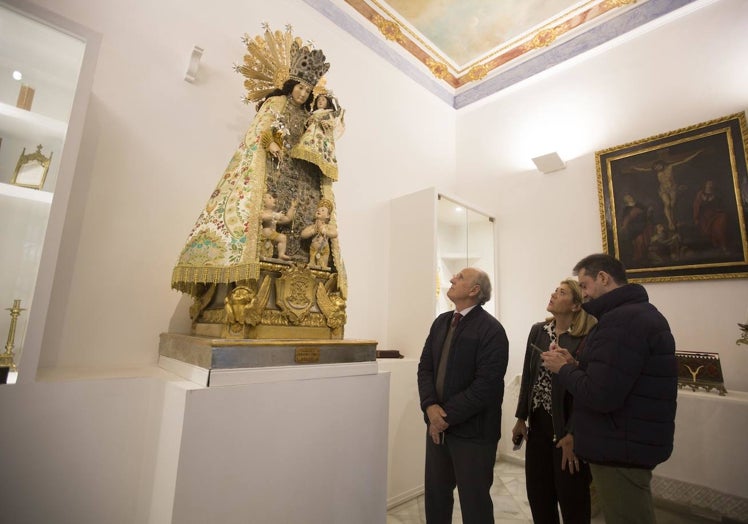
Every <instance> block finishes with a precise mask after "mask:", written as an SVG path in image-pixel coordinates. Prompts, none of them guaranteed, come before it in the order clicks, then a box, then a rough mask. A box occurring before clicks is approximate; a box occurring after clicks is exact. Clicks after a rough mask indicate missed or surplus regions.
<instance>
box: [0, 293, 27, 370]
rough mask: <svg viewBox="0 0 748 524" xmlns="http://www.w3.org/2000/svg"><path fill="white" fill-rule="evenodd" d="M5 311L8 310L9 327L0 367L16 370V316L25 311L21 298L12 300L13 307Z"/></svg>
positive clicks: (0, 356) (0, 358)
mask: <svg viewBox="0 0 748 524" xmlns="http://www.w3.org/2000/svg"><path fill="white" fill-rule="evenodd" d="M5 310H6V311H10V328H9V329H8V341H7V342H6V343H5V353H3V354H2V355H0V367H3V368H10V370H11V371H17V368H16V364H15V360H14V355H13V347H14V345H15V339H16V324H17V323H18V316H19V315H20V314H21V311H26V310H25V309H23V308H22V307H21V299H20V298H17V299H15V300H14V301H13V307H9V308H5Z"/></svg>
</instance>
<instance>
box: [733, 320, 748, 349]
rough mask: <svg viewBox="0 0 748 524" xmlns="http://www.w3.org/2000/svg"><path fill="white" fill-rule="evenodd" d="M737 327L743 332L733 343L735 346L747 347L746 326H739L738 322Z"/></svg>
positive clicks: (747, 329)
mask: <svg viewBox="0 0 748 524" xmlns="http://www.w3.org/2000/svg"><path fill="white" fill-rule="evenodd" d="M738 326H739V327H740V329H741V330H742V331H743V333H742V334H741V335H740V338H739V339H737V340H736V341H735V345H739V344H746V345H748V324H741V323H740V322H738Z"/></svg>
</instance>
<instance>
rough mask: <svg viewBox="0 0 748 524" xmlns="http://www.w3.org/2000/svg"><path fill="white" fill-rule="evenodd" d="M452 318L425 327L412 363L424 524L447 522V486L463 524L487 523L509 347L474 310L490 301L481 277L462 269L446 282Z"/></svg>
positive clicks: (494, 325) (496, 326)
mask: <svg viewBox="0 0 748 524" xmlns="http://www.w3.org/2000/svg"><path fill="white" fill-rule="evenodd" d="M450 282H451V283H452V287H450V288H449V291H448V292H447V297H449V299H450V300H451V301H452V302H453V303H454V305H455V312H454V313H452V312H448V313H443V314H441V315H439V316H438V317H437V318H436V320H434V323H433V324H432V325H431V330H430V332H429V335H428V338H427V339H426V343H425V345H424V348H423V353H422V354H421V360H420V363H419V364H418V391H419V394H420V398H421V409H422V410H423V412H424V415H425V416H424V418H425V420H426V424H427V425H428V435H427V438H426V479H425V487H426V522H427V523H428V524H442V523H444V524H447V523H450V522H452V508H453V504H454V499H453V491H454V488H455V486H457V490H458V493H459V496H460V507H461V508H462V520H463V522H464V523H465V524H483V523H493V522H494V518H493V502H492V501H491V495H490V493H489V490H490V488H491V484H493V468H494V463H495V462H496V447H497V445H498V443H499V437H500V436H501V401H502V399H503V397H504V373H505V372H506V366H507V360H508V358H509V342H508V341H507V337H506V333H505V331H504V328H503V327H502V326H501V324H500V323H499V321H498V320H496V319H495V318H494V317H493V316H492V315H491V314H490V313H488V312H487V311H485V310H484V309H483V308H482V307H481V306H482V305H483V304H485V303H486V302H487V301H488V300H489V299H490V298H491V282H490V280H489V278H488V275H486V273H485V272H484V271H481V270H480V269H476V268H465V269H463V270H462V271H460V272H459V273H457V274H456V275H455V276H454V277H452V279H451V280H450Z"/></svg>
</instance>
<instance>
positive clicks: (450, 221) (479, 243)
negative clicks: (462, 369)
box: [436, 195, 496, 314]
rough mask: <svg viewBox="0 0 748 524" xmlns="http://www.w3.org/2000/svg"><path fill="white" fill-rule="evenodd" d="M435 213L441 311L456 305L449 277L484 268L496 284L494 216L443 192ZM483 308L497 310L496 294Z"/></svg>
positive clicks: (437, 309) (437, 304)
mask: <svg viewBox="0 0 748 524" xmlns="http://www.w3.org/2000/svg"><path fill="white" fill-rule="evenodd" d="M436 215H437V226H436V235H437V243H436V245H437V247H436V250H437V253H436V258H437V283H436V290H437V291H436V294H437V300H436V313H437V314H438V313H443V312H445V311H449V310H451V309H452V308H453V305H452V303H451V302H450V301H449V299H448V298H447V290H448V289H449V286H450V283H449V280H450V279H451V278H452V275H454V274H455V273H457V272H459V271H460V270H461V269H463V268H465V267H477V268H479V269H482V270H483V271H485V272H486V273H488V276H489V278H490V279H491V283H492V284H494V231H493V222H494V219H493V218H492V217H489V216H488V215H486V214H484V213H481V212H479V211H476V210H474V209H471V208H469V207H467V206H465V205H464V204H461V203H459V202H457V201H455V200H453V199H451V198H449V197H445V196H444V195H439V199H438V202H437V213H436ZM484 307H485V308H486V310H487V311H489V312H491V313H493V314H495V313H496V311H495V306H494V300H493V297H491V300H490V301H489V302H488V303H487V304H485V305H484Z"/></svg>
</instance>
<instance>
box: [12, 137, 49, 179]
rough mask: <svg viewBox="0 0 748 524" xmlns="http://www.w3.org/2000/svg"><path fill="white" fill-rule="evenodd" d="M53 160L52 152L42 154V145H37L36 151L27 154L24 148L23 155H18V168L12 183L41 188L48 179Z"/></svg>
mask: <svg viewBox="0 0 748 524" xmlns="http://www.w3.org/2000/svg"><path fill="white" fill-rule="evenodd" d="M51 162H52V153H50V154H49V156H44V155H43V154H42V145H41V144H39V145H38V146H36V151H34V152H33V153H29V154H26V148H25V147H24V148H23V151H22V152H21V156H20V157H18V162H17V163H16V170H15V171H14V172H13V180H11V184H15V185H17V186H21V187H30V188H32V189H41V188H42V187H43V186H44V181H45V180H46V179H47V173H48V172H49V164H50V163H51Z"/></svg>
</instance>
